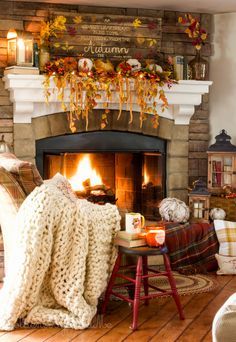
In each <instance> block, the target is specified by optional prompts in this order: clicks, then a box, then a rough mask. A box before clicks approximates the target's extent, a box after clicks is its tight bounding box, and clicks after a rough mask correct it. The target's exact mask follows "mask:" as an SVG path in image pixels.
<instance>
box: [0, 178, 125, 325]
mask: <svg viewBox="0 0 236 342" xmlns="http://www.w3.org/2000/svg"><path fill="white" fill-rule="evenodd" d="M119 229H120V216H119V212H118V210H117V208H116V206H114V205H111V204H106V205H103V206H99V205H95V204H92V203H90V202H87V201H86V200H78V199H77V198H75V197H73V195H72V194H71V193H69V191H68V189H63V187H60V186H58V184H56V183H55V182H53V181H52V182H50V181H49V182H47V183H45V184H43V185H42V186H40V187H38V188H36V189H35V190H34V191H33V192H32V193H31V194H30V195H29V196H28V197H27V198H26V200H25V201H24V203H23V204H22V206H21V208H20V210H19V212H18V215H17V225H16V228H15V229H14V230H13V234H15V237H16V239H15V240H16V243H15V248H14V253H13V256H12V260H11V262H10V266H9V270H8V272H7V275H6V277H5V279H4V284H3V288H2V289H1V291H0V329H1V330H12V329H14V327H15V325H16V323H17V320H19V319H20V320H21V321H23V322H24V324H26V325H27V324H37V325H39V324H43V325H46V326H52V325H57V326H60V327H62V328H74V329H85V328H87V327H88V326H89V325H90V323H91V321H92V319H93V317H94V315H95V314H96V309H97V304H98V299H99V297H100V296H101V294H102V292H103V291H104V290H105V288H106V285H107V281H108V277H109V275H110V272H111V270H112V268H113V265H114V261H115V258H116V248H115V247H114V246H113V243H112V242H113V238H114V236H115V234H116V232H117V231H118V230H119Z"/></svg>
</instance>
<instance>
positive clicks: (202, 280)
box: [112, 272, 218, 299]
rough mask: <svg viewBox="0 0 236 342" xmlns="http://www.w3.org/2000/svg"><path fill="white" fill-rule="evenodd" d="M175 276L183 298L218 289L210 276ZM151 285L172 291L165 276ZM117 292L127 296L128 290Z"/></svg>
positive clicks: (150, 282) (150, 280)
mask: <svg viewBox="0 0 236 342" xmlns="http://www.w3.org/2000/svg"><path fill="white" fill-rule="evenodd" d="M173 275H174V277H175V281H176V286H177V289H178V293H179V295H181V296H185V295H192V294H198V293H203V292H209V291H213V290H215V289H216V288H217V287H218V283H217V281H216V280H215V279H213V277H211V276H210V275H209V276H208V275H205V274H194V275H188V276H186V275H183V274H179V273H178V272H173ZM149 284H150V285H154V286H156V287H159V288H161V289H163V290H168V289H170V285H169V282H168V278H167V277H165V276H162V277H157V278H150V279H149ZM142 291H143V289H142ZM154 291H155V290H154V289H152V288H149V292H150V293H151V292H154ZM115 292H118V293H121V294H124V295H126V294H127V289H126V288H124V287H122V288H117V289H115ZM112 297H113V296H112ZM113 298H114V297H113ZM116 298H117V297H116ZM114 299H115V298H114Z"/></svg>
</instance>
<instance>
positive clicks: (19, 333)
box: [0, 328, 36, 342]
mask: <svg viewBox="0 0 236 342" xmlns="http://www.w3.org/2000/svg"><path fill="white" fill-rule="evenodd" d="M34 331H36V329H30V328H29V329H28V328H27V329H24V328H20V329H15V330H14V331H10V332H7V333H6V332H5V334H4V335H2V336H0V341H1V342H18V341H20V340H22V339H23V338H24V337H26V336H28V335H30V334H32V333H33V332H34Z"/></svg>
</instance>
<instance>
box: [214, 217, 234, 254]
mask: <svg viewBox="0 0 236 342" xmlns="http://www.w3.org/2000/svg"><path fill="white" fill-rule="evenodd" d="M214 226H215V231H216V235H217V239H218V241H219V243H220V248H219V254H221V255H225V256H236V222H231V221H225V220H214Z"/></svg>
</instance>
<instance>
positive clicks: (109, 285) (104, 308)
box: [101, 253, 122, 315]
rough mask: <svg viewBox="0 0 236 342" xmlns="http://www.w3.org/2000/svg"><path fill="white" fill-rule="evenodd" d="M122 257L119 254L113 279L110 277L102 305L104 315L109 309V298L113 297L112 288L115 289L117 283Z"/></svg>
mask: <svg viewBox="0 0 236 342" xmlns="http://www.w3.org/2000/svg"><path fill="white" fill-rule="evenodd" d="M121 257H122V254H121V253H119V254H118V256H117V259H116V262H115V266H114V268H113V271H112V274H111V277H110V280H109V283H108V286H107V289H106V293H105V298H104V301H103V303H102V310H101V311H102V314H103V315H105V313H106V307H107V303H108V302H109V298H110V295H111V291H112V287H113V285H114V283H115V279H116V273H118V271H119V268H120V263H121Z"/></svg>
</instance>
